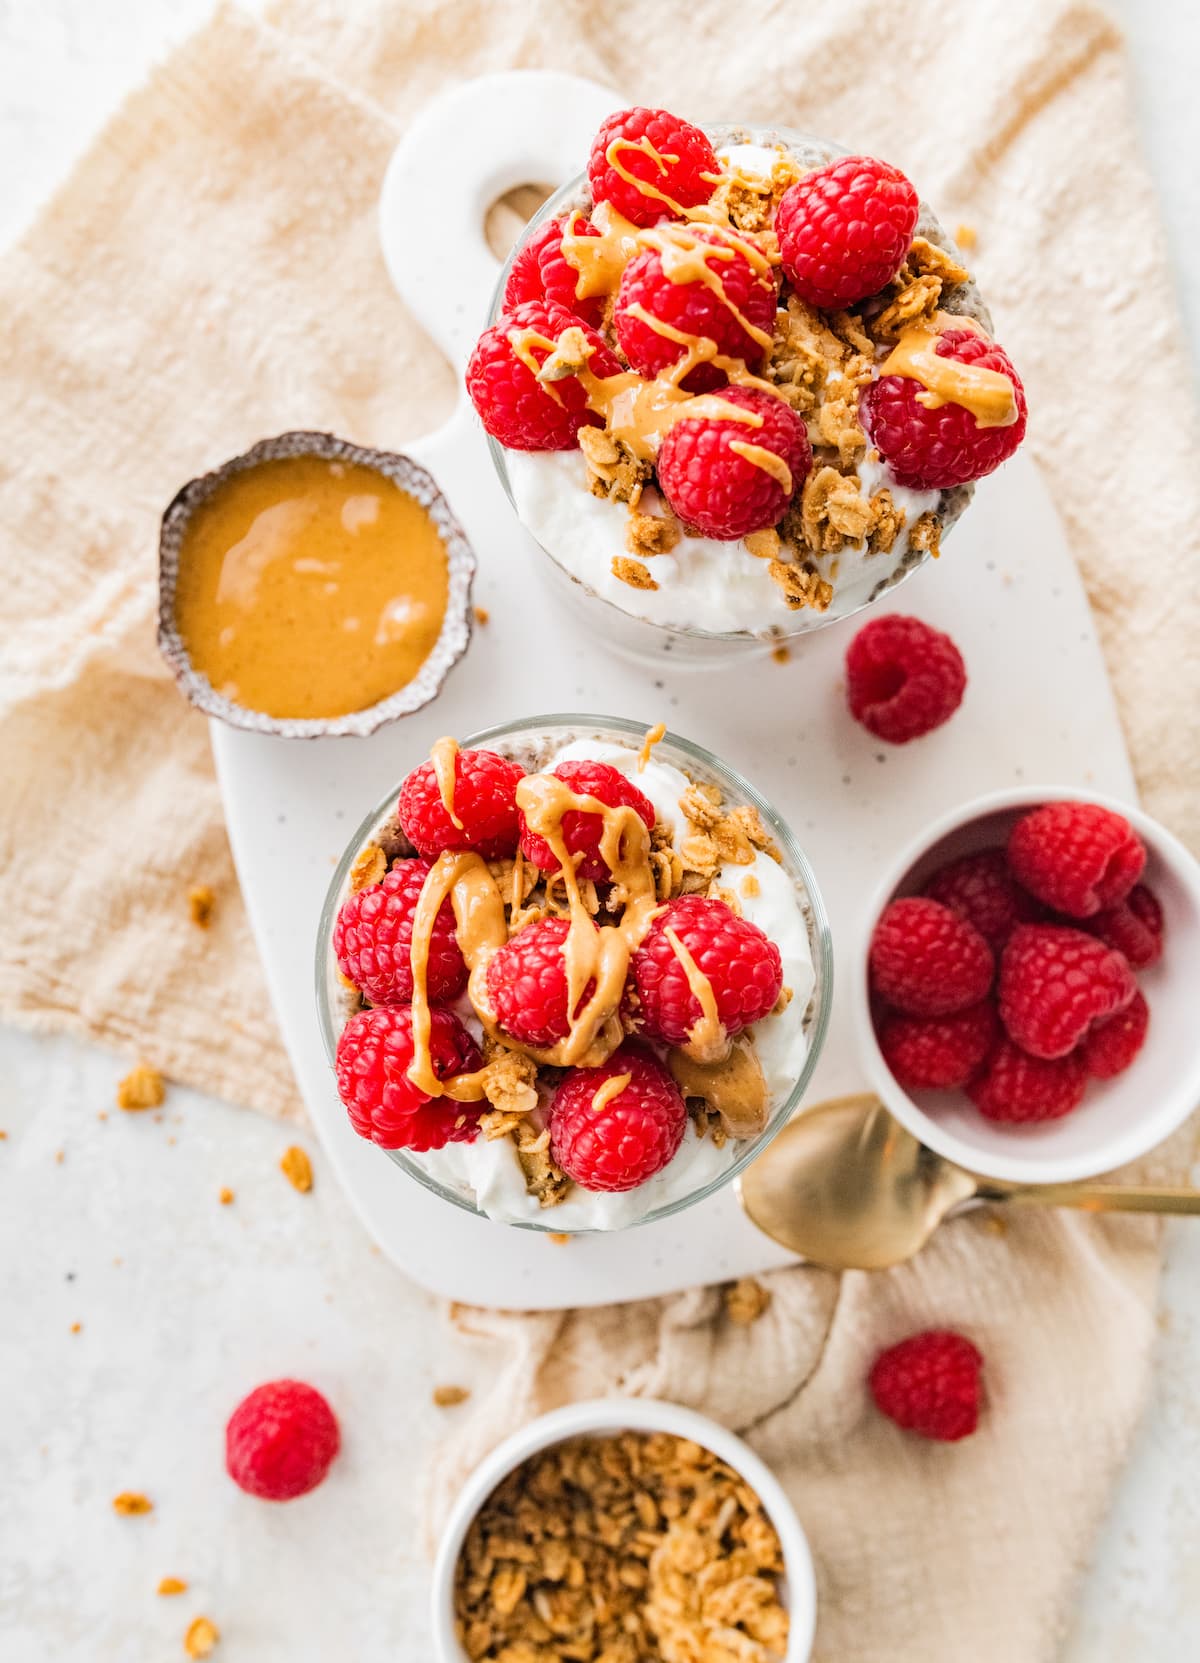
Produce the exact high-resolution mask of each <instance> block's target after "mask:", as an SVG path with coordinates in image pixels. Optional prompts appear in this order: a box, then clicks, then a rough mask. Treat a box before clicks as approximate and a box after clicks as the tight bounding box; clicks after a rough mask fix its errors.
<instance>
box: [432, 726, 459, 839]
mask: <svg viewBox="0 0 1200 1663" xmlns="http://www.w3.org/2000/svg"><path fill="white" fill-rule="evenodd" d="M429 760H430V762H432V763H433V776H434V778H435V779H436V780H437V788H438V795H439V796H440V797H441V799H442V807H443V808H444V809H445V810H446V813H447V815H448V816H449V818H450V824H451V825H452V826H454V827H455V828H456V829H457V830H458V831H461V830H462V829H463V823H462V821H461V820H460V819H459V817H458V815H457V814H456V813H455V812H454V772H455V764H456V763H457V761H458V740H457V739H455V738H453V737H452V736H451V735H450V734H446V735H444V736H443V737H442V738H441V739H435V740H434V742H433V748H432V749H431V750H430V752H429Z"/></svg>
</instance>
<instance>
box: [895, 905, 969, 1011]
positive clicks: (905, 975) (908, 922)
mask: <svg viewBox="0 0 1200 1663" xmlns="http://www.w3.org/2000/svg"><path fill="white" fill-rule="evenodd" d="M868 961H869V965H870V972H871V986H872V987H873V988H874V990H875V992H876V993H877V994H878V995H879V997H880V998H881V999H886V1000H887V1002H888V1004H890V1005H895V1006H896V1008H897V1009H898V1010H902V1011H906V1012H907V1013H908V1014H909V1015H910V1016H952V1015H953V1014H954V1012H955V1011H961V1010H966V1008H967V1006H968V1005H975V1004H978V1002H979V1000H980V999H982V998H983V997H984V996H985V995H986V993H987V991H988V989H989V988H990V987H991V985H992V972H993V970H994V969H995V961H994V959H993V957H992V949H991V948H990V947H989V946H988V944H987V942H986V941H985V940H984V939H983V937H982V936H981V935H980V933H979V931H978V930H976V929H974V928H972V926H971V925H970V924H968V923H967V921H966V919H965V918H960V917H959V916H958V914H957V913H956V912H951V910H950V908H949V907H944V906H942V905H941V903H940V902H938V901H930V900H926V898H925V897H924V896H923V895H906V896H904V897H903V898H902V899H901V900H899V901H891V902H889V903H888V905H887V906H886V907H885V908H884V910H883V913H882V916H881V917H880V919H879V922H878V923H877V924H876V926H875V933H874V935H873V936H872V937H871V948H870V953H869V955H868Z"/></svg>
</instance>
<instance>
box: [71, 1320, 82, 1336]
mask: <svg viewBox="0 0 1200 1663" xmlns="http://www.w3.org/2000/svg"><path fill="white" fill-rule="evenodd" d="M71 1332H72V1334H81V1333H82V1332H83V1324H82V1323H81V1322H73V1323H72V1324H71Z"/></svg>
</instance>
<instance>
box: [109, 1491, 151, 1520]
mask: <svg viewBox="0 0 1200 1663" xmlns="http://www.w3.org/2000/svg"><path fill="white" fill-rule="evenodd" d="M112 1506H113V1512H114V1513H119V1514H120V1515H121V1517H122V1518H124V1519H132V1518H136V1517H137V1515H138V1514H139V1513H152V1512H153V1511H154V1503H153V1502H152V1501H151V1500H150V1498H149V1496H144V1495H143V1494H142V1492H141V1491H140V1490H122V1491H121V1493H120V1495H117V1496H114V1497H113V1503H112Z"/></svg>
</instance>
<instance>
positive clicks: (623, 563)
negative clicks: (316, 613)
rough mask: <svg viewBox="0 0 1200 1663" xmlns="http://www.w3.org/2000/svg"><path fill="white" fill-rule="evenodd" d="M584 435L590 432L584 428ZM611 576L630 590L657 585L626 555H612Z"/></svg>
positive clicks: (655, 586) (650, 587) (639, 564)
mask: <svg viewBox="0 0 1200 1663" xmlns="http://www.w3.org/2000/svg"><path fill="white" fill-rule="evenodd" d="M583 431H584V432H585V433H588V432H590V431H591V429H589V428H586V427H585V428H584V430H583ZM612 570H613V576H614V577H619V578H620V580H621V582H622V583H627V584H628V585H629V587H630V588H631V589H657V588H658V583H657V582H656V580H655V579H654V578H652V577H651V576H650V568H649V567H648V566H645V565H643V564H642V562H641V561H640V560H631V559H630V557H629V556H628V555H627V554H614V555H613V562H612Z"/></svg>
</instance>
